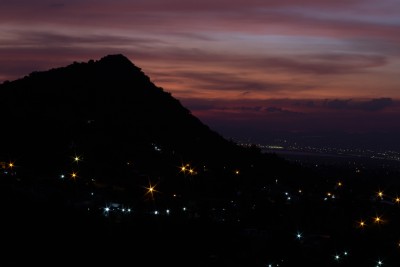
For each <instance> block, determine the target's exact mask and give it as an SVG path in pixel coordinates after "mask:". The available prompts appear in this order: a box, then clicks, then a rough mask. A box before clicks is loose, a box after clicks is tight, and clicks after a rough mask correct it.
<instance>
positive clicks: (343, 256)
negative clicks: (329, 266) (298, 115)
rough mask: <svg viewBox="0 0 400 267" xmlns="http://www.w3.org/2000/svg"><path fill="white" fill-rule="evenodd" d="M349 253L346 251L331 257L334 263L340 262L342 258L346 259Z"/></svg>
mask: <svg viewBox="0 0 400 267" xmlns="http://www.w3.org/2000/svg"><path fill="white" fill-rule="evenodd" d="M348 255H349V253H348V252H347V251H344V252H343V253H338V254H335V255H334V256H333V258H334V259H335V261H341V260H342V259H343V258H345V257H347V256H348Z"/></svg>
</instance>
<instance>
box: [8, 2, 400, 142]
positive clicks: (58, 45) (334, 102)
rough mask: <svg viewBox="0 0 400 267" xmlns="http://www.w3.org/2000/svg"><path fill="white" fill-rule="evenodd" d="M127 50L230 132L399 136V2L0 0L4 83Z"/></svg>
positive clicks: (211, 121) (255, 137) (246, 134)
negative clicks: (341, 133)
mask: <svg viewBox="0 0 400 267" xmlns="http://www.w3.org/2000/svg"><path fill="white" fill-rule="evenodd" d="M119 53H122V54H124V55H125V56H127V57H128V58H129V59H130V60H131V61H132V62H133V63H134V64H135V65H137V66H138V67H140V68H142V70H143V71H144V72H145V73H146V74H147V75H148V76H149V77H150V78H151V80H152V81H153V82H154V83H155V84H156V85H157V86H160V87H163V88H164V90H165V91H168V92H171V93H172V95H173V96H174V97H176V98H178V99H179V100H180V101H181V103H182V104H183V105H184V106H186V107H187V108H189V109H190V110H191V111H192V113H193V114H194V115H196V116H197V117H199V118H200V119H201V120H202V121H203V122H205V123H206V124H208V125H209V126H210V127H211V128H212V129H215V130H217V131H218V132H220V133H221V134H223V135H225V136H227V137H235V138H244V137H248V138H251V139H253V140H255V141H257V140H262V138H261V137H262V136H263V135H266V134H267V133H270V132H281V131H282V132H320V131H324V132H331V131H334V132H351V133H354V132H389V133H394V132H398V133H399V134H400V1H398V0H379V1H376V0H337V1H321V0H229V1H228V0H201V1H199V0H113V1H111V0H68V1H67V0H37V1H31V0H1V1H0V82H3V81H5V80H14V79H17V78H21V77H23V76H25V75H27V74H29V73H31V72H32V71H40V70H47V69H50V68H54V67H62V66H65V65H68V64H71V63H72V62H73V61H78V62H82V61H84V62H86V61H88V60H90V59H94V60H97V59H100V58H101V57H103V56H105V55H107V54H119Z"/></svg>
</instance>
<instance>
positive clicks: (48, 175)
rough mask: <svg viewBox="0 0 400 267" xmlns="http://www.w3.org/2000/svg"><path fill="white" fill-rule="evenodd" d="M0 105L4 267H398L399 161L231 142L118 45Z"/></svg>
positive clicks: (42, 78)
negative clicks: (368, 163)
mask: <svg viewBox="0 0 400 267" xmlns="http://www.w3.org/2000/svg"><path fill="white" fill-rule="evenodd" d="M0 112H1V113H2V114H7V116H5V118H4V120H3V125H4V126H5V127H4V130H3V131H1V132H0V145H1V150H0V201H1V203H2V217H1V218H2V223H1V226H0V227H1V230H2V231H1V239H0V242H1V249H0V266H26V265H29V266H31V265H32V266H63V265H79V266H80V265H83V264H85V265H88V266H104V265H111V266H162V265H163V266H198V267H208V266H218V267H222V266H246V267H252V266H255V267H258V266H260V267H261V266H263V267H265V266H267V267H270V266H271V267H272V266H274V267H278V266H281V267H282V266H318V267H320V266H399V263H400V257H399V255H400V254H399V251H400V231H399V230H398V225H399V223H400V184H399V179H398V178H399V177H400V172H399V169H398V168H389V167H387V166H383V167H382V168H377V169H375V168H367V167H365V166H357V165H355V164H350V165H344V166H337V165H334V164H333V165H331V166H323V165H321V166H320V165H318V166H319V167H318V168H313V167H301V166H298V165H295V164H294V163H290V162H287V161H285V160H283V159H281V158H280V157H278V156H276V155H274V154H263V153H261V152H260V150H259V149H257V148H256V147H246V148H245V147H241V146H238V145H237V144H235V143H233V142H231V141H228V140H225V139H224V138H223V137H221V136H220V135H219V134H218V133H216V132H214V131H212V130H211V129H209V128H208V127H207V126H206V125H204V124H203V123H202V122H201V121H200V120H198V119H197V118H196V117H194V116H193V115H192V114H191V113H190V111H188V110H187V109H186V108H184V107H183V106H182V105H181V104H180V103H179V101H178V100H176V99H174V98H173V97H172V96H171V95H170V94H169V93H167V92H165V91H164V90H163V89H162V88H158V87H156V86H155V85H154V84H153V83H151V82H150V80H149V78H148V77H147V76H145V75H144V74H143V73H142V72H141V70H140V69H139V68H137V67H136V66H134V65H133V64H132V63H131V62H130V61H129V60H128V59H127V58H125V57H124V56H122V55H112V56H107V57H104V58H102V59H101V60H99V61H89V62H87V63H74V64H72V65H70V66H67V67H65V68H58V69H53V70H49V71H47V72H35V73H32V74H30V75H29V76H27V77H24V78H23V79H19V80H16V81H12V82H7V83H3V84H2V85H0ZM311 166H312V165H311ZM332 166H334V167H332Z"/></svg>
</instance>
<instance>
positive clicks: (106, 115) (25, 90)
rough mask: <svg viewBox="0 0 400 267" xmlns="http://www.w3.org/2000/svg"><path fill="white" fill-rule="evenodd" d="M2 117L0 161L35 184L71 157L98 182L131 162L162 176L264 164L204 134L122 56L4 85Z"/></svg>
mask: <svg viewBox="0 0 400 267" xmlns="http://www.w3.org/2000/svg"><path fill="white" fill-rule="evenodd" d="M0 113H1V114H3V120H2V124H3V127H2V128H3V130H2V131H1V133H0V145H1V147H2V151H1V152H2V155H1V156H3V158H9V159H10V160H15V161H16V163H17V164H19V165H20V166H23V167H24V168H23V169H22V168H21V170H24V171H25V172H27V173H29V174H30V175H32V176H35V175H41V176H46V175H48V176H54V175H57V174H58V173H60V172H61V171H64V170H66V169H67V168H68V164H69V162H70V160H71V157H72V156H73V155H75V154H76V155H81V156H83V159H84V162H85V163H84V166H85V168H86V169H83V167H82V166H81V167H80V169H81V173H82V171H84V172H85V174H86V175H87V176H88V175H90V176H95V177H96V178H97V179H109V177H110V175H113V176H118V177H121V176H123V175H125V174H126V170H125V168H126V164H127V163H128V162H134V163H135V164H136V166H139V165H140V166H141V167H142V169H141V170H142V171H143V169H146V168H147V169H150V170H153V171H154V170H155V169H159V170H160V171H161V169H162V166H159V165H160V164H164V165H165V164H169V163H171V162H167V161H168V160H169V161H171V159H174V160H175V161H176V160H180V161H181V162H182V163H183V162H188V161H191V162H196V164H197V166H200V165H202V167H203V166H204V165H207V167H209V166H210V165H211V166H216V165H219V166H227V165H229V166H234V165H236V164H239V162H240V164H247V165H249V164H254V161H255V160H260V159H261V158H263V160H264V158H265V157H264V156H261V155H260V153H258V151H254V149H253V150H252V149H244V148H242V147H239V146H237V145H235V144H233V143H232V142H230V141H227V140H225V139H224V138H223V137H222V136H220V135H219V134H218V133H216V132H214V131H212V130H211V129H209V127H207V126H206V125H205V124H203V123H202V122H201V121H200V120H199V119H197V118H196V117H195V116H193V115H192V114H191V113H190V111H189V110H188V109H186V108H185V107H183V106H182V105H181V103H180V102H179V101H178V100H177V99H175V98H174V97H172V96H171V94H170V93H168V92H165V91H164V90H163V89H162V88H160V87H157V86H156V85H154V84H153V83H152V82H151V81H150V79H149V77H147V76H146V75H145V74H144V73H143V72H142V71H141V69H140V68H138V67H136V66H135V65H134V64H133V63H132V62H130V61H129V60H128V59H127V58H126V57H124V56H123V55H109V56H106V57H103V58H102V59H100V60H98V61H94V60H90V61H89V62H87V63H73V64H71V65H69V66H67V67H63V68H57V69H51V70H49V71H44V72H33V73H31V74H30V75H29V76H26V77H24V78H22V79H19V80H16V81H12V82H6V83H3V84H2V85H0ZM68 157H69V158H68ZM157 159H159V161H158V162H157V164H156V163H155V162H154V161H155V160H157ZM275 160H276V159H275ZM153 163H154V164H155V165H152V164H153ZM275 163H276V162H275ZM275 163H272V165H274V164H275ZM263 164H264V163H263ZM157 165H158V166H157ZM175 165H176V163H175ZM175 167H176V166H174V168H175ZM150 170H149V171H150ZM68 171H69V170H68ZM163 172H164V174H165V173H166V170H163ZM113 179H116V178H113Z"/></svg>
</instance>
